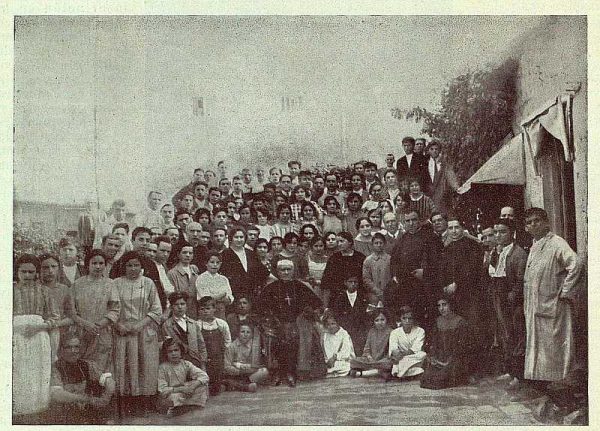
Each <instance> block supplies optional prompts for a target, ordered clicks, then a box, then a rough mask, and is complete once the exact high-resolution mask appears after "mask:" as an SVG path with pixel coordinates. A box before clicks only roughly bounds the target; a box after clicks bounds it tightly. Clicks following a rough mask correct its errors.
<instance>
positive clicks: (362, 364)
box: [350, 307, 392, 377]
mask: <svg viewBox="0 0 600 431" xmlns="http://www.w3.org/2000/svg"><path fill="white" fill-rule="evenodd" d="M370 314H371V317H372V318H373V326H372V327H371V329H369V333H368V334H367V341H366V342H365V348H364V349H363V354H362V356H360V357H358V358H355V359H352V360H351V361H350V367H351V370H350V376H351V377H356V376H364V377H367V376H372V375H376V374H382V375H383V373H384V372H385V371H387V372H388V373H389V371H390V370H391V369H392V362H391V361H390V358H389V355H388V351H389V341H390V333H391V332H392V328H390V326H389V324H388V322H389V317H388V313H387V311H385V310H384V309H383V307H381V308H379V307H378V308H375V310H374V311H372V312H371V313H370Z"/></svg>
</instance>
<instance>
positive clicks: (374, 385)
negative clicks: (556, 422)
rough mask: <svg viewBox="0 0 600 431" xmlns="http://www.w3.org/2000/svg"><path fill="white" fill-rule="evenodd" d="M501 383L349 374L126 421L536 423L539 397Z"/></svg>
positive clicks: (227, 396)
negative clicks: (427, 382)
mask: <svg viewBox="0 0 600 431" xmlns="http://www.w3.org/2000/svg"><path fill="white" fill-rule="evenodd" d="M503 384H504V383H499V382H496V381H494V380H492V379H484V380H482V381H481V382H480V383H479V384H478V385H474V386H466V387H460V388H451V389H444V390H438V391H433V390H428V389H421V388H420V387H419V382H418V381H407V382H400V381H395V382H389V383H383V382H382V381H381V380H379V379H378V378H374V377H373V378H357V379H351V378H348V377H345V378H337V379H328V380H321V381H315V382H306V383H298V386H297V387H296V388H295V389H290V388H288V387H287V386H285V385H284V386H280V387H261V388H259V390H258V392H257V393H254V394H250V393H239V392H226V393H223V394H221V395H219V396H218V397H214V398H211V399H209V401H208V404H207V406H206V408H205V409H204V410H200V411H194V412H191V413H188V414H185V415H182V416H179V417H175V418H167V417H165V416H163V415H157V414H156V415H151V416H149V417H145V418H134V419H129V420H125V421H124V422H125V423H129V424H137V425H142V424H154V425H163V424H173V425H541V423H540V422H538V421H537V420H535V418H534V417H533V414H532V409H533V408H534V407H535V406H536V405H537V404H538V403H539V400H537V402H536V401H535V400H534V401H529V402H511V401H510V395H509V394H508V393H506V392H505V391H504V390H503Z"/></svg>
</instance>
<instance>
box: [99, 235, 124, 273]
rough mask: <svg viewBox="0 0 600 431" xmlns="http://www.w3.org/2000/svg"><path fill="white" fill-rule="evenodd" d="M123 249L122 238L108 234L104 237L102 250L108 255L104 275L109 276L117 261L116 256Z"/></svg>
mask: <svg viewBox="0 0 600 431" xmlns="http://www.w3.org/2000/svg"><path fill="white" fill-rule="evenodd" d="M119 250H121V240H120V239H119V237H118V236H116V235H112V234H111V235H106V236H104V238H102V252H103V253H104V254H105V255H106V257H107V261H106V268H105V269H104V275H105V276H106V277H108V276H109V274H110V270H111V269H112V266H113V264H114V263H115V256H116V255H117V253H118V252H119Z"/></svg>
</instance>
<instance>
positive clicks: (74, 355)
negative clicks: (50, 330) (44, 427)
mask: <svg viewBox="0 0 600 431" xmlns="http://www.w3.org/2000/svg"><path fill="white" fill-rule="evenodd" d="M114 393H115V381H114V380H113V377H112V375H111V374H110V373H103V372H102V371H101V370H98V369H97V366H96V365H95V363H94V362H92V361H86V360H83V359H81V340H80V339H79V337H77V336H72V337H70V338H67V339H66V340H65V341H64V343H63V345H62V346H61V349H60V352H59V357H58V359H57V360H56V362H55V363H54V364H53V366H52V377H51V380H50V409H49V411H48V412H47V415H48V422H49V423H62V424H105V423H107V421H108V420H109V419H110V416H109V414H110V411H109V409H108V408H107V407H108V405H109V403H110V401H111V398H112V396H113V394H114Z"/></svg>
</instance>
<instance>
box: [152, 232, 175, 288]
mask: <svg viewBox="0 0 600 431" xmlns="http://www.w3.org/2000/svg"><path fill="white" fill-rule="evenodd" d="M152 242H153V244H155V245H156V252H155V253H154V257H153V258H152V260H153V261H154V264H155V265H156V269H157V270H158V276H159V277H160V281H161V282H162V285H163V289H164V291H165V294H166V295H167V296H168V295H170V294H171V293H173V292H174V291H175V288H174V287H173V285H172V284H171V281H170V280H169V277H167V272H168V269H167V260H168V259H169V255H170V254H171V250H172V249H173V245H172V244H171V239H170V238H169V237H168V236H164V235H161V236H158V237H156V238H154V239H153V240H152Z"/></svg>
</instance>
